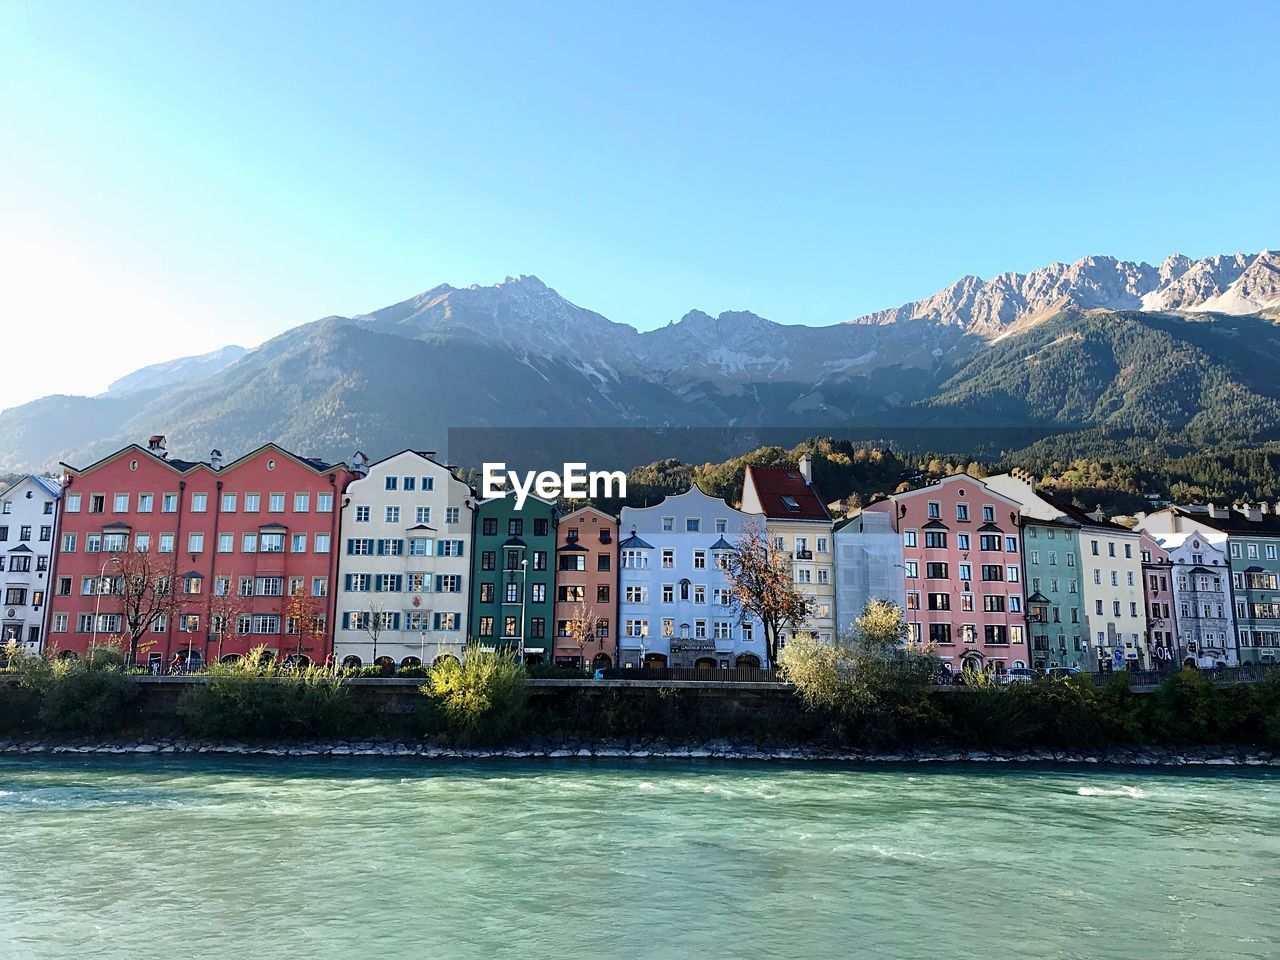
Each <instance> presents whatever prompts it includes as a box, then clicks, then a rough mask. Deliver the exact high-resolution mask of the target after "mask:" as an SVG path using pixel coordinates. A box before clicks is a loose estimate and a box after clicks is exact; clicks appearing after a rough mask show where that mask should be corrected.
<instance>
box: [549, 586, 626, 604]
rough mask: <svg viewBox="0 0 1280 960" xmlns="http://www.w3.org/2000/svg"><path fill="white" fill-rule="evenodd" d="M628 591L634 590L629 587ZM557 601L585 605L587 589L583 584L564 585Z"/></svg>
mask: <svg viewBox="0 0 1280 960" xmlns="http://www.w3.org/2000/svg"><path fill="white" fill-rule="evenodd" d="M627 589H628V590H631V589H633V588H631V587H627ZM556 599H557V600H558V601H559V602H560V603H583V602H585V601H586V599H587V588H586V587H584V586H582V585H581V584H562V585H561V586H560V590H559V596H557V597H556Z"/></svg>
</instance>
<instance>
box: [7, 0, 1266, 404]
mask: <svg viewBox="0 0 1280 960" xmlns="http://www.w3.org/2000/svg"><path fill="white" fill-rule="evenodd" d="M1278 51H1280V4H1276V3H1274V2H1271V3H1233V4H1216V5H1214V6H1213V7H1212V8H1206V7H1205V6H1204V5H1203V4H1185V5H1180V6H1178V5H1174V4H1169V3H1158V4H1157V3H1151V4H1147V5H1139V4H1130V3H1116V2H1110V3H1105V4H1078V3H1071V4H1053V5H1049V4H1027V3H1007V4H993V5H980V4H918V5H915V6H913V7H909V8H908V7H906V6H903V5H896V4H870V3H868V4H865V5H861V6H856V5H854V4H853V3H834V4H809V5H803V4H792V3H786V4H783V3H773V4H759V3H724V4H713V3H709V2H698V3H679V4H675V3H672V4H665V3H653V2H650V3H643V4H615V3H599V2H596V3H581V4H578V3H561V2H554V0H553V2H543V3H537V4H533V3H530V4H527V5H525V4H514V3H512V4H493V5H490V6H488V7H485V6H482V5H479V4H470V3H456V2H455V3H448V4H433V3H402V4H399V3H373V4H358V5H357V4H342V5H340V4H324V3H307V4H302V3H296V4H294V3H269V4H263V3H244V4H240V3H225V2H213V3H206V4H196V3H185V2H178V3H128V2H119V0H113V2H110V3H88V2H81V3H50V2H29V3H28V2H19V3H13V2H10V0H0V114H2V115H3V118H4V119H3V125H2V126H0V130H3V138H4V149H3V150H0V207H3V210H4V212H3V213H0V305H2V306H0V309H3V311H4V314H5V327H6V330H10V329H14V327H11V322H12V321H11V319H10V318H13V317H15V316H19V317H24V318H27V319H29V320H31V321H34V323H33V324H29V325H25V326H24V327H23V328H22V329H23V330H25V331H31V330H35V331H38V332H39V333H40V335H41V336H42V337H47V336H48V335H49V334H50V332H51V331H53V330H55V329H56V330H60V331H61V332H60V334H59V335H58V339H59V340H60V342H61V343H63V344H64V347H65V351H66V352H65V354H64V359H63V361H62V362H60V363H59V365H58V367H57V369H56V372H55V373H54V378H53V380H49V379H48V377H49V371H48V370H36V371H34V372H29V373H19V374H18V376H17V378H16V379H10V382H9V383H8V384H7V389H8V393H7V394H6V395H5V396H4V397H0V406H8V405H10V404H11V403H13V402H17V401H20V400H22V399H27V398H29V397H32V396H36V395H39V394H42V393H47V392H50V391H51V390H65V391H74V392H93V391H95V390H99V389H102V388H103V387H104V386H105V384H106V382H107V381H109V380H110V379H112V378H113V377H115V376H117V375H119V374H121V373H123V372H125V371H127V370H129V369H131V368H133V367H135V366H138V365H139V364H140V363H142V362H149V361H153V360H157V359H163V358H166V357H171V356H176V355H180V354H183V353H187V352H194V351H196V350H204V349H208V348H211V347H213V346H217V345H219V344H222V343H226V342H235V341H238V342H244V343H250V344H251V343H256V342H260V341H261V340H263V339H265V338H266V337H268V336H270V335H272V334H274V333H277V332H279V331H281V330H283V329H286V328H287V327H289V326H292V325H295V324H297V323H301V322H304V321H307V320H311V319H314V318H316V317H319V316H323V315H326V314H330V313H347V314H350V313H355V312H360V311H364V310H369V309H373V308H376V307H379V306H382V305H385V304H387V303H391V302H393V301H395V300H398V299H402V298H404V297H406V296H410V295H412V294H414V293H416V292H419V291H421V290H423V289H426V288H428V287H431V286H434V285H435V284H438V283H442V282H447V283H452V284H455V285H466V284H470V283H492V282H494V281H496V280H499V279H501V278H502V277H503V276H504V275H507V274H517V273H536V274H538V275H539V276H540V277H541V278H542V279H543V280H544V281H546V282H547V283H548V284H550V285H552V286H554V287H556V288H557V289H558V290H559V291H560V292H561V293H563V294H564V295H565V296H567V297H568V298H569V299H571V300H573V301H575V302H576V303H579V304H581V305H583V306H587V307H590V308H593V309H596V310H599V311H600V312H602V313H604V314H605V315H607V316H609V317H611V318H613V319H616V320H622V321H626V322H629V323H632V324H635V325H636V326H639V327H642V328H644V327H652V326H657V325H660V324H664V323H667V322H669V321H671V320H673V319H676V318H678V317H680V316H681V315H682V314H683V313H684V312H685V311H687V310H689V309H691V308H694V307H698V308H701V309H704V310H707V311H710V312H718V311H720V310H726V309H750V310H753V311H755V312H757V313H760V314H762V315H764V316H767V317H769V318H771V319H774V320H778V321H781V322H789V323H831V322H835V321H839V320H843V319H847V318H850V317H853V316H857V315H859V314H862V313H865V312H867V311H870V310H874V309H878V308H881V307H887V306H894V305H897V304H899V303H901V302H903V301H906V300H911V299H915V298H917V297H921V296H925V295H927V294H929V293H931V292H933V291H934V290H936V289H937V288H939V287H941V286H943V285H945V284H947V283H949V282H950V281H952V280H954V279H955V278H956V277H958V276H960V275H962V274H965V273H976V274H979V275H981V276H990V275H992V274H995V273H999V272H1002V271H1005V270H1022V269H1029V268H1034V267H1036V266H1040V265H1042V264H1044V263H1047V262H1049V261H1052V260H1072V259H1075V258H1077V257H1079V256H1082V255H1085V254H1089V253H1109V254H1113V255H1116V256H1120V257H1123V258H1127V259H1146V260H1152V261H1158V260H1159V259H1160V258H1162V257H1163V256H1165V255H1166V254H1168V253H1170V252H1172V251H1181V252H1184V253H1188V254H1192V255H1204V254H1209V253H1218V252H1235V251H1239V250H1243V251H1250V252H1252V251H1255V250H1257V249H1261V248H1263V247H1274V246H1276V245H1277V244H1280V189H1278V188H1277V184H1276V165H1277V157H1278V155H1280V154H1278V151H1277V146H1278V145H1280V124H1277V123H1276V116H1275V110H1276V107H1275V92H1276V88H1277V83H1280V80H1278V79H1277V76H1278V75H1277V72H1276V63H1277V52H1278ZM17 336H18V337H19V339H21V338H22V337H23V336H30V333H29V332H27V333H18V334H17ZM12 372H13V371H12V366H11V367H10V369H8V370H7V371H6V373H7V374H11V373H12ZM24 377H25V378H26V379H23V378H24Z"/></svg>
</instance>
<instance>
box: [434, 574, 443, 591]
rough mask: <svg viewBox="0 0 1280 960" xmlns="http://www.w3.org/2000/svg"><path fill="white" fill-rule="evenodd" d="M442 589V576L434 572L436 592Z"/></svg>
mask: <svg viewBox="0 0 1280 960" xmlns="http://www.w3.org/2000/svg"><path fill="white" fill-rule="evenodd" d="M443 589H444V576H443V575H441V574H439V573H437V574H436V593H439V592H440V591H441V590H443Z"/></svg>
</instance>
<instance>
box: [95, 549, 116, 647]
mask: <svg viewBox="0 0 1280 960" xmlns="http://www.w3.org/2000/svg"><path fill="white" fill-rule="evenodd" d="M119 562H120V558H119V557H107V559H105V560H103V561H102V567H101V568H100V569H99V570H98V583H97V588H96V589H95V590H94V594H95V596H94V600H93V634H92V636H91V637H90V639H89V659H93V652H94V650H96V649H97V648H98V616H99V613H98V611H100V610H101V609H102V585H103V581H105V580H106V579H107V566H108V565H110V564H112V563H119Z"/></svg>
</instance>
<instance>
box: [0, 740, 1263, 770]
mask: <svg viewBox="0 0 1280 960" xmlns="http://www.w3.org/2000/svg"><path fill="white" fill-rule="evenodd" d="M0 754H5V755H14V754H27V755H33V754H59V755H61V754H81V755H85V754H117V755H122V754H131V755H161V754H163V755H192V754H208V755H218V756H254V757H334V758H337V757H405V758H421V759H428V760H454V759H462V760H498V759H503V760H629V759H635V760H651V759H657V760H664V759H665V760H738V761H741V760H747V761H778V762H806V763H904V764H929V763H934V764H936V763H1035V764H1110V765H1122V766H1141V767H1275V768H1280V754H1276V753H1272V752H1270V751H1265V750H1246V749H1239V748H1231V747H1226V748H1211V747H1199V748H1187V749H1164V748H1141V749H1139V748H1113V749H1108V750H1101V751H1075V750H1019V751H1006V750H988V751H981V750H948V749H916V750H903V751H883V752H881V751H866V750H847V749H839V748H831V747H825V746H818V745H812V744H786V743H782V742H765V743H750V742H739V741H730V740H706V741H697V742H691V743H671V742H668V741H666V740H661V739H658V740H620V739H610V740H595V741H592V740H579V739H570V738H566V739H555V738H541V737H533V738H530V739H528V740H522V741H518V742H514V743H512V744H510V745H508V746H504V747H475V748H466V747H456V746H451V745H449V744H446V743H443V742H440V741H438V740H435V739H433V738H427V739H425V740H394V741H375V740H332V741H323V742H317V741H308V742H296V743H288V742H264V743H248V742H223V741H216V742H215V741H204V740H192V739H185V738H148V739H142V740H137V739H113V740H85V739H70V740H57V739H49V738H21V739H8V740H5V739H0Z"/></svg>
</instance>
